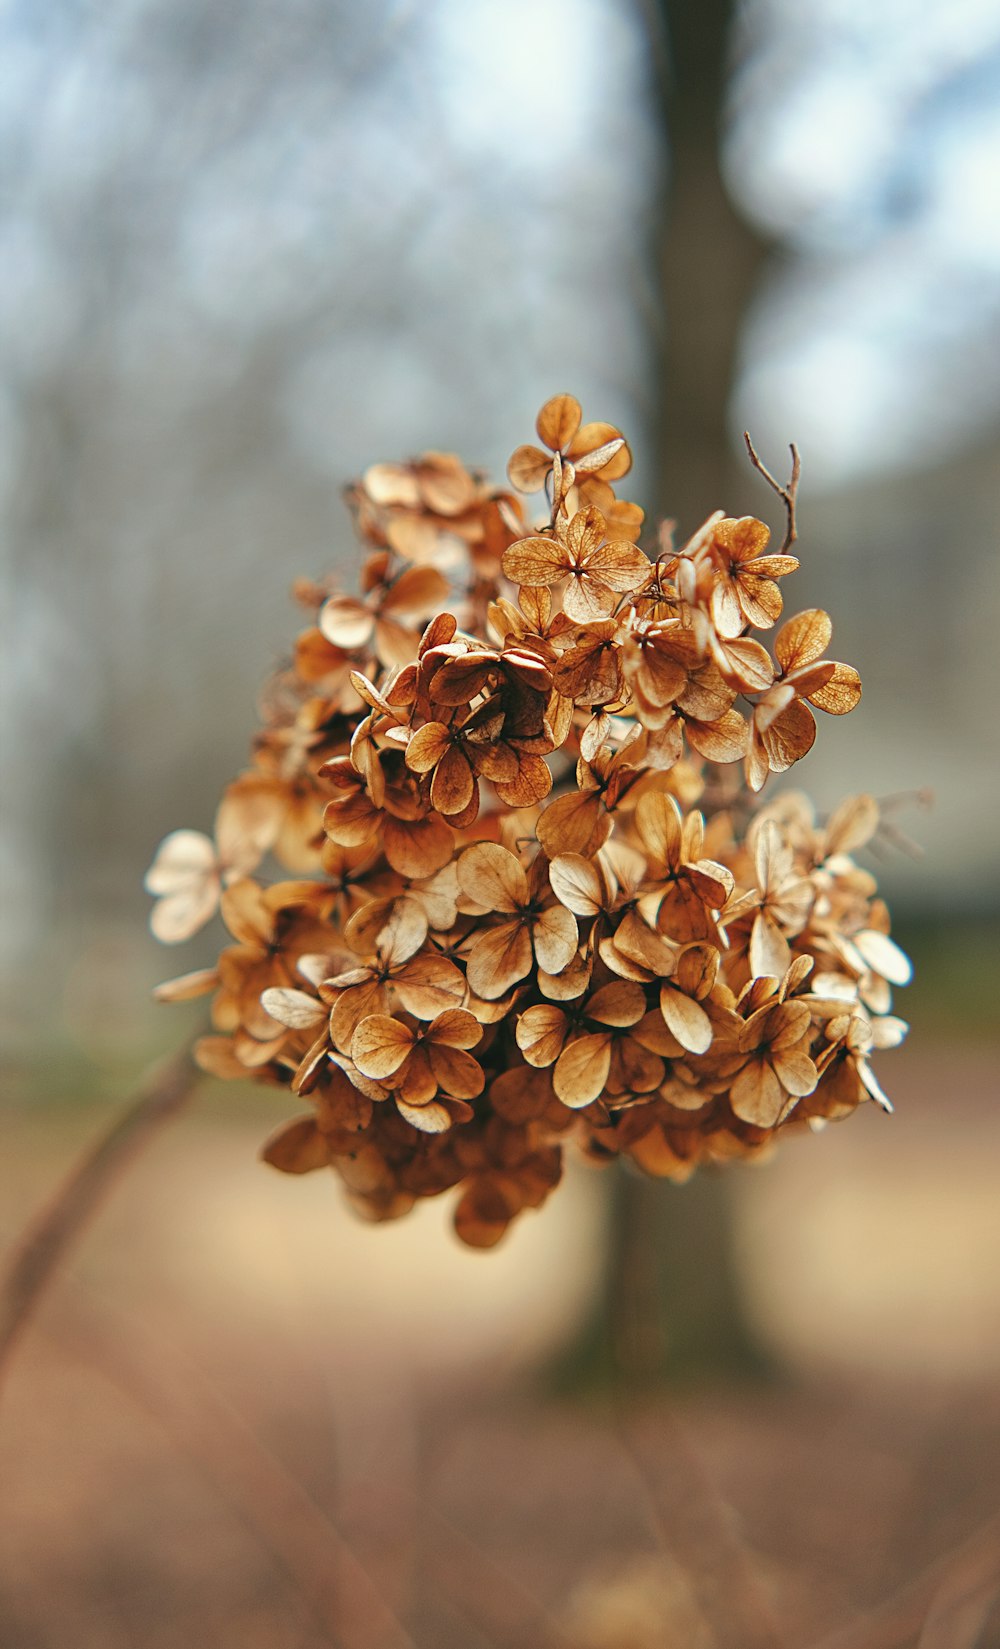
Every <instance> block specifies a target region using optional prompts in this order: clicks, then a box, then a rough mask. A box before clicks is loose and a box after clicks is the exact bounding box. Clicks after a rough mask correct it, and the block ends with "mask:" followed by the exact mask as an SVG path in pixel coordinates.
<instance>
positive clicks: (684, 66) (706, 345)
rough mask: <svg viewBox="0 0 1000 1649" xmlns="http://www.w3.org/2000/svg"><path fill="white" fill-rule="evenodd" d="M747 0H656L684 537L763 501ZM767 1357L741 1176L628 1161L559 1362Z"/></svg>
mask: <svg viewBox="0 0 1000 1649" xmlns="http://www.w3.org/2000/svg"><path fill="white" fill-rule="evenodd" d="M733 9H734V8H733V0H699V4H697V5H692V4H691V3H690V0H643V10H644V23H645V26H646V29H647V33H648V38H649V45H650V61H651V65H652V68H653V72H654V73H655V76H656V85H655V103H656V106H657V113H658V116H659V119H660V123H661V129H662V131H663V139H664V145H665V147H667V146H668V152H669V156H670V164H669V167H668V168H666V169H665V176H666V188H665V190H664V194H663V199H662V209H661V210H660V211H659V212H658V213H657V214H656V221H655V226H654V233H655V245H654V246H653V248H652V250H651V256H652V258H653V259H654V260H655V265H656V274H657V285H658V287H659V292H660V294H662V303H661V307H660V310H659V314H658V315H657V317H656V321H655V322H654V325H656V327H657V331H658V333H659V342H660V351H659V358H658V360H657V362H656V380H655V383H654V385H653V386H652V387H653V396H652V405H651V431H650V435H651V445H652V447H653V450H654V452H655V455H656V459H657V472H658V473H657V486H656V489H655V493H654V497H653V498H652V500H651V501H650V502H651V504H652V505H653V514H654V516H655V517H656V518H659V517H660V516H662V515H668V516H670V517H671V518H673V519H675V520H676V522H677V525H678V541H680V540H682V539H683V538H684V537H687V536H689V535H690V533H691V532H692V531H693V530H694V529H695V527H696V526H698V525H699V523H700V522H701V521H702V520H703V519H704V518H705V516H706V515H708V514H709V513H710V512H711V511H712V510H713V509H716V508H718V507H723V508H726V509H727V510H728V511H729V512H730V513H735V514H742V513H745V512H746V511H747V510H750V509H752V508H753V503H754V500H756V503H757V506H758V507H760V505H761V498H760V491H759V483H755V480H754V478H753V477H752V476H751V472H750V470H749V466H746V465H741V464H740V463H739V461H738V458H737V457H734V455H733V453H732V451H731V448H730V443H729V438H728V431H727V423H726V415H727V408H728V403H729V394H730V388H731V384H732V379H733V368H734V362H735V356H736V350H737V347H738V340H739V333H740V327H741V323H742V319H743V315H744V311H745V308H746V305H747V301H748V299H749V296H750V293H751V290H752V287H753V284H754V281H755V279H756V277H757V274H758V272H759V269H760V265H761V261H762V258H763V255H764V251H765V248H764V246H763V245H762V243H761V242H760V241H759V240H758V239H757V238H756V237H755V236H754V234H753V233H752V231H751V230H750V229H749V228H748V227H747V225H746V224H745V223H743V222H742V221H741V220H740V219H739V218H738V217H737V216H736V213H735V212H734V210H733V207H732V205H731V204H730V202H729V199H728V197H727V195H726V193H725V190H724V188H723V185H722V178H721V174H720V168H719V148H720V137H721V130H722V116H723V102H724V97H725V89H726V83H727V78H728V66H729V61H728V44H729V30H730V24H731V21H732V14H733ZM765 1366H766V1360H765V1358H764V1357H763V1355H762V1353H761V1351H760V1348H759V1347H758V1345H757V1343H756V1341H755V1338H754V1335H753V1332H752V1330H751V1328H750V1326H749V1323H748V1321H747V1318H746V1315H745V1312H744V1310H743V1307H742V1303H741V1290H740V1283H739V1274H738V1267H737V1256H736V1251H735V1235H734V1230H733V1208H732V1180H731V1178H730V1177H729V1175H727V1174H715V1173H712V1172H711V1171H703V1172H700V1173H698V1174H697V1175H696V1176H695V1177H694V1179H693V1180H692V1181H691V1182H690V1183H689V1184H687V1185H684V1186H674V1185H670V1184H664V1183H660V1182H656V1181H651V1180H648V1179H646V1178H645V1177H644V1176H639V1175H632V1174H629V1173H626V1172H625V1171H623V1170H620V1169H619V1170H618V1171H616V1174H615V1178H614V1184H613V1192H612V1209H611V1221H610V1238H609V1252H608V1256H607V1265H606V1271H605V1278H604V1286H603V1290H602V1297H601V1298H600V1299H599V1301H598V1302H597V1306H596V1310H595V1314H594V1317H593V1320H592V1321H591V1323H590V1324H589V1326H588V1328H587V1330H586V1331H585V1334H584V1336H583V1340H582V1342H581V1343H580V1344H578V1345H577V1346H576V1347H575V1348H574V1349H573V1351H572V1353H571V1354H570V1356H569V1357H568V1358H567V1359H566V1362H565V1363H564V1364H563V1365H562V1367H561V1368H560V1370H559V1375H560V1377H563V1376H565V1379H566V1382H567V1383H569V1384H570V1385H579V1384H582V1385H585V1386H590V1385H594V1384H596V1385H606V1384H609V1383H613V1384H614V1385H616V1386H617V1387H619V1388H623V1389H625V1390H637V1389H642V1388H643V1387H648V1386H650V1385H654V1384H656V1383H657V1382H659V1381H663V1380H678V1379H686V1378H692V1377H696V1376H697V1377H699V1378H718V1379H724V1378H740V1377H746V1376H747V1375H749V1374H755V1373H760V1372H761V1371H763V1369H764V1368H765Z"/></svg>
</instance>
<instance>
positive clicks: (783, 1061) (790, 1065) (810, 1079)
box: [771, 1048, 819, 1099]
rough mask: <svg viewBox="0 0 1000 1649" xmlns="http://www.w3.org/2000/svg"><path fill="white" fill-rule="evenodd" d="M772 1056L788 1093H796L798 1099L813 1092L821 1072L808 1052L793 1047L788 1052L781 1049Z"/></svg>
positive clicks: (775, 1067)
mask: <svg viewBox="0 0 1000 1649" xmlns="http://www.w3.org/2000/svg"><path fill="white" fill-rule="evenodd" d="M771 1057H772V1059H773V1061H774V1069H775V1071H776V1072H777V1074H778V1077H779V1079H780V1081H781V1085H782V1087H783V1088H785V1089H786V1090H787V1091H788V1093H790V1094H794V1096H795V1098H796V1099H801V1098H802V1097H803V1096H804V1095H805V1094H811V1093H812V1091H813V1089H814V1088H815V1086H816V1084H817V1082H818V1081H819V1072H818V1071H817V1069H816V1067H815V1065H814V1064H813V1062H812V1060H811V1059H810V1058H809V1055H808V1054H806V1053H803V1052H802V1051H801V1049H799V1048H791V1049H789V1050H788V1051H787V1052H784V1051H782V1050H779V1051H778V1052H777V1053H774V1054H772V1056H771Z"/></svg>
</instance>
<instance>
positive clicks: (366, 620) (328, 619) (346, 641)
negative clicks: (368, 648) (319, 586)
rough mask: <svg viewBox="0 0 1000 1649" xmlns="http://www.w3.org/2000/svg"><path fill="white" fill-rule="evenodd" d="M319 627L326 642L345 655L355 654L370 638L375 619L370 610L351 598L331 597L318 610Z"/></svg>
mask: <svg viewBox="0 0 1000 1649" xmlns="http://www.w3.org/2000/svg"><path fill="white" fill-rule="evenodd" d="M318 623H319V627H320V629H321V630H322V632H323V634H324V636H325V637H326V639H327V641H331V642H332V643H333V645H334V646H335V647H341V648H343V650H344V652H345V653H354V652H357V651H358V649H359V648H361V647H364V646H365V645H366V644H367V643H368V642H369V641H370V640H371V636H372V631H373V629H374V627H375V619H374V616H373V614H372V613H371V612H370V610H369V609H368V608H367V607H366V606H364V604H363V603H362V602H360V601H357V600H355V598H354V597H353V596H340V595H338V596H331V598H330V600H329V601H327V602H325V603H324V605H323V606H322V607H321V608H320V611H319V619H318Z"/></svg>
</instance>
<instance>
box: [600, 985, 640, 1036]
mask: <svg viewBox="0 0 1000 1649" xmlns="http://www.w3.org/2000/svg"><path fill="white" fill-rule="evenodd" d="M645 1012H646V993H645V991H644V990H643V988H642V986H641V985H637V984H633V983H631V982H630V981H629V980H626V979H612V980H611V981H610V983H609V984H607V985H602V986H601V988H600V990H597V991H595V992H594V994H593V996H592V997H591V998H590V999H589V1001H588V1003H587V1007H586V1014H587V1018H588V1019H596V1020H597V1021H598V1023H599V1024H601V1025H613V1026H615V1027H616V1028H622V1027H624V1026H626V1025H638V1023H639V1021H640V1019H641V1018H642V1016H643V1014H644V1013H645Z"/></svg>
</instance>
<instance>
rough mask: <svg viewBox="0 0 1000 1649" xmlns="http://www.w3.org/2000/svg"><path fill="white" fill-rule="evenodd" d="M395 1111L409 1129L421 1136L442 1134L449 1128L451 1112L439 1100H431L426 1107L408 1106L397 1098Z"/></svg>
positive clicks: (403, 1100)
mask: <svg viewBox="0 0 1000 1649" xmlns="http://www.w3.org/2000/svg"><path fill="white" fill-rule="evenodd" d="M396 1109H397V1111H398V1112H399V1114H400V1116H401V1117H403V1119H404V1120H405V1121H406V1122H408V1123H409V1124H410V1126H411V1128H418V1129H419V1130H420V1132H421V1133H422V1134H444V1133H447V1131H448V1129H449V1128H450V1127H451V1112H450V1111H449V1109H448V1107H447V1105H443V1104H442V1103H441V1101H440V1100H431V1101H430V1103H429V1104H427V1105H408V1104H407V1103H406V1101H405V1099H400V1098H399V1097H398V1096H397V1099H396Z"/></svg>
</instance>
